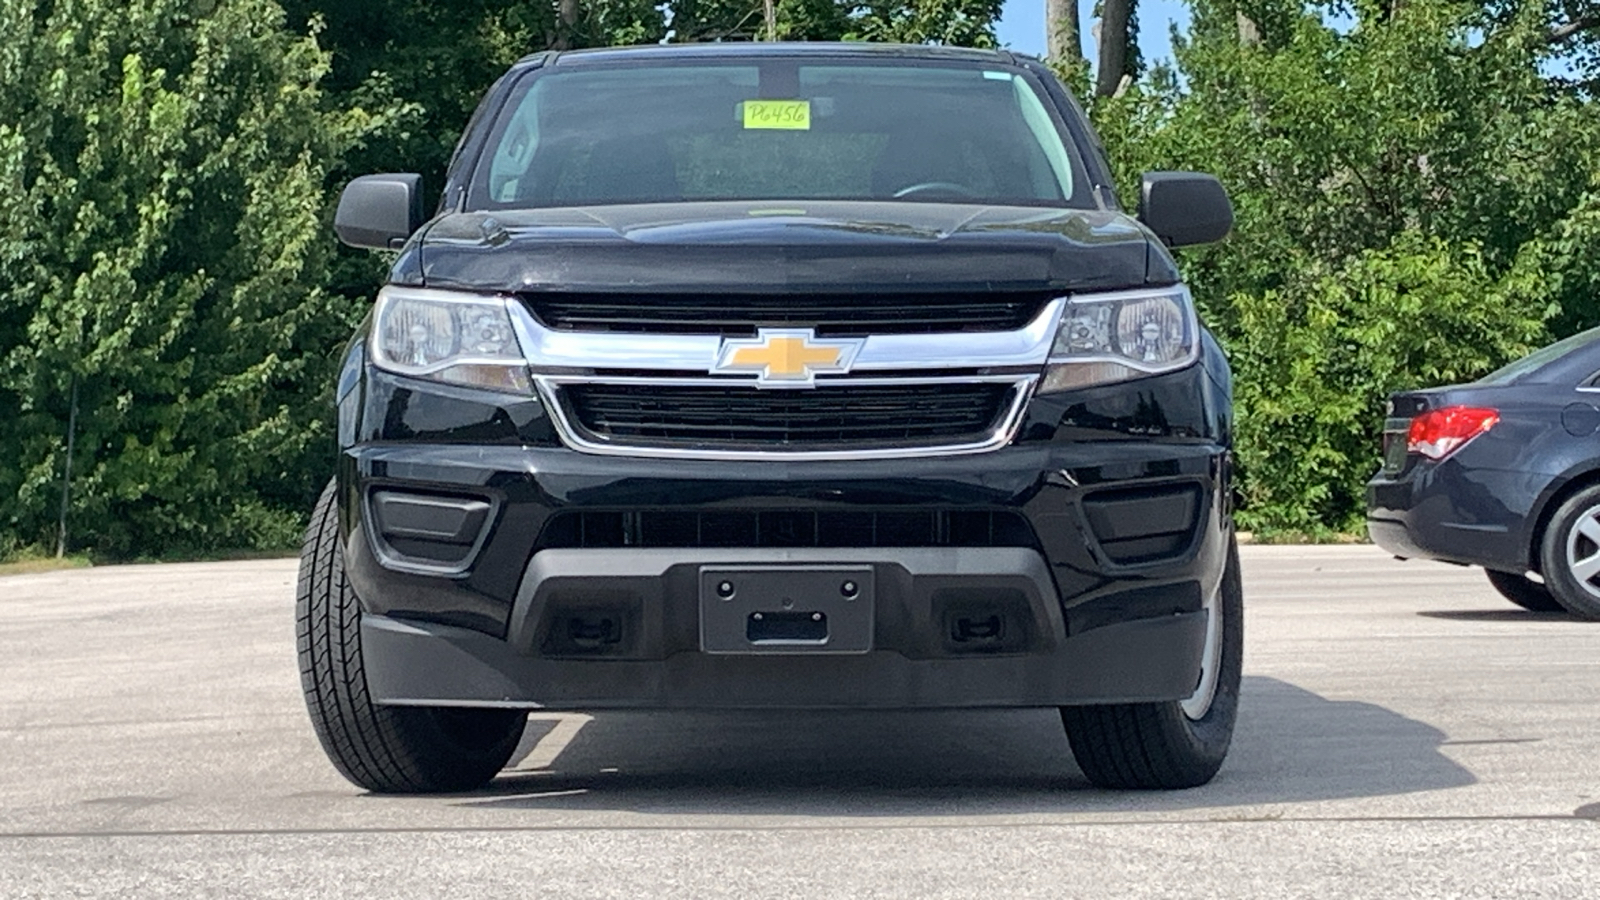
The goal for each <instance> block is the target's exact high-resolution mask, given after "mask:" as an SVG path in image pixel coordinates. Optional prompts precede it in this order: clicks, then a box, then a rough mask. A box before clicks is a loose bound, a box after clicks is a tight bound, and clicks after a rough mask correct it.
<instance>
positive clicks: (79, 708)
mask: <svg viewBox="0 0 1600 900" xmlns="http://www.w3.org/2000/svg"><path fill="white" fill-rule="evenodd" d="M1243 566H1244V576H1245V590H1246V604H1247V609H1248V613H1247V623H1246V634H1247V649H1246V658H1245V684H1244V691H1243V697H1242V702H1241V712H1240V716H1241V718H1240V723H1239V729H1238V732H1237V735H1236V738H1235V743H1234V749H1233V753H1232V755H1231V756H1230V758H1229V761H1228V764H1227V765H1226V766H1225V767H1224V768H1223V770H1222V772H1221V774H1220V775H1219V776H1218V777H1217V779H1216V780H1215V781H1214V782H1213V783H1212V784H1210V785H1208V786H1206V787H1203V788H1198V789H1195V790H1191V791H1181V792H1172V793H1115V792H1108V791H1101V790H1098V789H1095V788H1092V787H1090V786H1089V785H1088V784H1087V782H1085V781H1084V780H1083V777H1082V776H1081V775H1080V774H1079V773H1078V771H1077V769H1076V768H1075V767H1074V765H1073V763H1072V758H1071V755H1070V753H1069V751H1068V749H1067V744H1066V740H1065V738H1064V737H1063V735H1062V733H1061V727H1060V723H1059V720H1058V719H1057V718H1056V716H1055V714H1054V713H1053V712H1050V711H1044V710H1023V711H977V712H973V711H960V712H915V713H911V712H908V713H803V714H791V713H762V714H754V713H734V714H725V713H724V714H688V713H652V714H633V713H626V714H624V713H606V714H598V715H594V716H583V715H555V714H550V715H536V716H534V717H533V718H532V719H531V720H530V723H529V727H528V732H527V736H526V738H525V739H524V741H523V745H522V747H521V749H520V751H519V754H518V758H517V759H516V761H515V762H514V764H513V766H512V767H511V768H510V769H508V770H507V772H505V773H504V774H503V775H502V776H501V777H500V778H499V779H497V780H496V781H495V783H494V784H493V785H492V786H490V787H489V788H488V789H486V790H483V791H479V792H475V793H471V794H460V795H452V796H441V797H420V798H419V797H377V796H369V795H365V794H363V793H361V792H360V791H358V790H356V789H355V788H353V787H351V786H350V785H349V784H347V783H346V782H344V781H343V780H342V779H340V778H339V776H338V775H337V774H336V773H335V772H334V770H333V769H332V767H330V766H329V765H328V763H327V761H326V760H325V759H324V757H323V755H322V752H321V750H320V749H319V748H318V746H317V744H316V740H315V738H314V736H313V735H312V732H311V727H310V724H309V722H308V721H307V719H306V714H305V710H304V707H303V705H302V702H301V699H300V689H299V681H298V675H297V673H296V669H295V659H294V632H293V605H294V596H293V595H294V577H295V563H294V562H293V561H292V560H282V561H277V560H273V561H258V562H239V563H202V564H187V565H156V566H126V567H112V568H97V569H87V570H77V571H67V572H56V573H46V574H36V575H19V576H10V577H3V578H0V897H6V898H9V897H88V896H117V897H241V896H245V897H257V896H259V897H307V896H338V897H499V896H515V897H629V898H632V897H693V898H702V897H704V898H711V897H737V898H752V897H796V898H812V897H884V898H925V897H926V898H934V897H937V898H944V897H1049V898H1062V897H1123V896H1151V897H1185V898H1192V897H1273V898H1276V897H1311V896H1315V897H1337V898H1355V897H1374V898H1378V897H1382V898H1390V897H1574V898H1578V897H1584V898H1590V897H1595V896H1600V625H1585V624H1581V623H1578V622H1574V621H1571V620H1569V619H1566V618H1564V617H1562V616H1557V615H1546V614H1535V613H1527V612H1523V611H1521V610H1519V609H1517V608H1515V607H1513V606H1511V605H1510V604H1509V603H1507V602H1505V601H1504V600H1501V599H1500V598H1499V596H1498V595H1496V594H1494V593H1493V591H1492V590H1491V589H1490V588H1489V586H1488V584H1487V583H1486V582H1485V581H1484V580H1483V578H1482V573H1481V572H1479V571H1477V570H1469V569H1457V568H1452V567H1449V566H1444V565H1439V564H1430V563H1416V562H1413V563H1400V562H1396V561H1393V560H1390V559H1388V558H1387V557H1385V556H1384V555H1383V554H1382V553H1381V552H1380V551H1378V550H1376V549H1374V548H1371V547H1365V546H1345V547H1261V546H1251V547H1246V548H1244V554H1243Z"/></svg>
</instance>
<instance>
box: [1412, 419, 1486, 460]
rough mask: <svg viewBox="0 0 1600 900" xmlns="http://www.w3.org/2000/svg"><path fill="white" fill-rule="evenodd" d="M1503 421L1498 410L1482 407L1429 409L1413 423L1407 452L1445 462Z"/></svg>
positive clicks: (1413, 420)
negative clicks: (1451, 455)
mask: <svg viewBox="0 0 1600 900" xmlns="http://www.w3.org/2000/svg"><path fill="white" fill-rule="evenodd" d="M1498 421H1500V412H1499V410H1494V409H1487V408H1485V407H1481V406H1446V407H1444V408H1443V409H1430V410H1428V411H1427V412H1425V413H1423V414H1422V415H1420V416H1417V417H1416V418H1414V419H1412V420H1411V431H1410V433H1409V434H1407V435H1406V451H1407V452H1408V453H1421V454H1422V455H1423V456H1426V457H1427V458H1429V459H1444V458H1445V457H1446V456H1449V455H1450V454H1452V453H1454V452H1456V451H1457V450H1460V449H1461V448H1462V447H1463V446H1465V445H1466V443H1467V441H1470V440H1472V439H1473V438H1475V437H1477V436H1478V435H1480V434H1483V433H1484V432H1485V431H1488V430H1489V429H1490V428H1493V427H1494V423H1496V422H1498Z"/></svg>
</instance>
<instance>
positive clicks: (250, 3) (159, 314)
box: [0, 0, 382, 555]
mask: <svg viewBox="0 0 1600 900" xmlns="http://www.w3.org/2000/svg"><path fill="white" fill-rule="evenodd" d="M201 5H202V4H199V3H194V2H186V0H144V2H139V3H131V4H124V3H120V2H116V3H113V2H105V0H57V2H45V3H40V2H35V0H0V34H4V35H6V41H5V42H4V43H3V44H0V185H3V188H4V191H5V193H6V196H7V202H6V203H5V204H4V205H0V458H3V459H5V460H7V463H8V465H6V466H5V467H3V468H0V504H3V505H0V555H4V554H7V553H8V552H9V551H11V550H15V549H16V548H17V547H19V546H27V545H44V546H50V545H52V544H53V543H54V540H53V538H54V537H55V535H54V533H53V532H54V530H55V529H54V524H55V512H56V506H57V503H58V501H59V497H60V494H59V492H60V485H61V475H62V472H63V469H64V466H65V462H66V459H65V443H66V437H67V424H68V419H69V418H70V416H71V409H70V406H71V404H72V398H73V397H74V394H75V395H76V398H77V405H78V407H79V412H78V415H77V434H76V442H75V444H76V448H75V458H74V459H73V461H72V462H73V469H74V473H75V477H74V480H73V489H74V493H73V501H72V509H71V516H70V521H71V525H72V533H73V535H74V543H75V544H78V545H80V546H92V547H94V548H96V549H97V550H98V551H100V552H103V553H108V554H114V555H129V554H135V553H145V552H151V551H155V550H161V551H165V552H185V551H192V550H204V549H210V548H217V547H237V546H256V545H277V546H283V545H286V544H287V543H290V542H292V535H293V534H294V532H295V531H296V530H297V528H298V523H299V521H300V519H301V517H302V515H303V512H302V511H303V510H304V509H305V508H306V505H307V503H308V502H309V500H310V499H311V498H312V497H313V496H314V495H315V483H314V482H315V481H317V480H318V474H317V473H318V472H319V471H320V470H325V469H326V468H327V466H328V465H329V464H330V460H329V458H328V457H329V448H328V441H327V436H326V435H327V432H326V425H325V421H324V420H325V418H326V412H325V410H326V405H327V400H326V397H325V394H326V392H327V387H326V386H327V384H328V380H329V378H330V377H331V376H330V362H331V358H332V356H333V353H334V349H335V348H336V347H337V346H338V345H339V343H340V342H341V341H342V340H343V338H344V336H345V335H347V334H348V329H349V327H350V325H351V324H352V320H353V319H354V318H355V317H356V316H358V315H359V314H360V313H359V311H357V310H353V309H348V308H346V307H344V306H342V305H340V304H335V303H331V302H330V298H329V296H328V294H327V293H326V292H325V291H324V289H323V288H322V284H323V281H324V280H325V277H326V271H327V260H328V257H329V253H330V248H329V246H328V241H327V240H325V239H324V238H323V234H324V233H325V232H324V229H325V221H324V220H325V218H326V216H325V210H326V209H327V205H328V204H327V200H328V192H327V191H326V189H325V187H324V183H325V181H326V180H327V176H328V170H329V166H330V161H332V160H336V159H338V158H339V156H340V155H341V154H342V153H344V152H345V150H346V149H347V148H348V147H349V146H350V145H351V144H352V142H353V141H354V140H356V139H357V138H358V137H359V136H361V135H364V134H370V133H372V132H373V131H374V130H375V129H376V128H378V127H380V126H381V125H382V116H381V115H380V116H374V115H371V114H368V113H366V112H363V111H361V110H360V109H347V110H345V111H343V112H338V113H330V112H328V111H326V109H325V108H324V102H323V101H324V98H323V96H322V94H321V92H320V90H319V88H318V86H317V83H318V80H319V79H320V78H321V77H322V76H323V74H324V73H325V72H326V69H327V56H326V54H325V53H323V52H322V51H321V50H319V49H318V47H317V44H316V42H315V41H314V40H313V39H312V38H310V37H306V36H301V37H295V36H292V35H291V34H289V33H288V32H286V31H284V30H283V28H282V24H283V22H282V14H281V11H280V10H278V8H277V7H276V6H274V5H273V4H272V3H270V2H266V0H235V2H230V3H221V4H218V5H217V6H216V8H215V9H214V10H213V11H210V12H209V13H207V14H204V15H197V14H196V12H195V10H196V9H197V8H199V7H200V6H201Z"/></svg>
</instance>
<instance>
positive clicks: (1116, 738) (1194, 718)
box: [1061, 538, 1244, 790]
mask: <svg viewBox="0 0 1600 900" xmlns="http://www.w3.org/2000/svg"><path fill="white" fill-rule="evenodd" d="M1230 541H1231V538H1230ZM1206 608H1207V613H1208V615H1207V625H1206V644H1205V652H1204V653H1203V659H1202V663H1201V669H1202V671H1201V674H1200V681H1199V684H1198V685H1197V686H1196V690H1195V693H1194V695H1193V696H1191V697H1189V698H1188V699H1185V700H1171V701H1167V702H1165V703H1120V704H1106V705H1099V706H1065V707H1062V709H1061V721H1062V724H1064V725H1065V726H1066V729H1067V741H1068V743H1070V744H1071V745H1072V755H1073V758H1075V759H1076V760H1077V761H1078V768H1080V769H1082V770H1083V774H1084V775H1086V776H1088V778H1089V780H1090V781H1091V782H1093V783H1094V784H1095V785H1097V786H1099V787H1104V788H1118V789H1142V790H1156V789H1164V790H1170V789H1175V788H1190V787H1198V786H1200V785H1202V784H1205V783H1206V782H1208V781H1210V780H1211V779H1212V777H1213V776H1214V775H1216V774H1217V770H1218V769H1219V768H1221V767H1222V761H1223V759H1224V758H1225V757H1226V756H1227V755H1228V746H1229V745H1230V744H1231V743H1232V742H1233V724H1234V720H1235V718H1236V717H1237V715H1238V711H1239V679H1240V673H1241V670H1242V667H1243V659H1244V652H1243V651H1244V588H1243V585H1242V584H1241V582H1240V579H1239V549H1238V547H1237V546H1232V545H1230V547H1229V548H1228V563H1227V568H1226V569H1225V570H1224V571H1223V575H1222V583H1221V585H1220V587H1219V588H1218V590H1217V594H1216V596H1215V597H1212V598H1210V600H1209V601H1208V603H1207V604H1206Z"/></svg>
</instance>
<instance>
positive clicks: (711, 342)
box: [507, 297, 1067, 387]
mask: <svg viewBox="0 0 1600 900" xmlns="http://www.w3.org/2000/svg"><path fill="white" fill-rule="evenodd" d="M1066 304H1067V300H1066V298H1065V297H1058V298H1056V299H1054V300H1051V301H1050V302H1049V303H1046V304H1045V305H1044V307H1043V308H1041V309H1040V310H1039V313H1038V315H1036V316H1034V317H1033V320H1032V321H1031V322H1029V323H1028V324H1027V325H1026V326H1024V327H1023V328H1021V329H1018V330H1016V331H975V332H945V333H940V334H874V335H868V336H867V337H864V338H839V339H837V340H838V341H847V340H859V341H861V346H860V350H859V351H858V352H857V353H856V356H855V359H854V360H853V361H852V363H851V366H850V371H852V372H862V371H871V370H879V371H884V370H889V371H894V370H916V369H976V368H990V367H1000V366H1043V365H1044V363H1045V361H1046V360H1047V359H1049V357H1050V348H1051V346H1052V345H1053V344H1054V343H1055V339H1056V330H1057V329H1058V328H1059V327H1060V322H1061V313H1062V310H1064V309H1066ZM507 306H508V308H509V309H510V311H511V327H512V329H513V330H514V331H515V332H516V335H517V342H518V343H519V344H521V346H522V351H523V353H524V354H526V355H527V357H528V364H529V365H531V366H533V367H534V371H535V372H538V371H540V370H547V369H649V370H672V371H679V372H708V373H709V372H711V371H713V370H714V369H716V367H717V364H718V362H719V359H720V357H721V354H722V348H723V338H722V337H721V336H719V335H715V334H616V333H610V332H597V331H557V330H554V329H551V328H546V327H545V326H543V325H541V324H539V322H538V320H536V319H535V318H534V317H533V313H532V312H530V311H529V310H528V308H527V306H525V305H524V304H522V303H509V304H507ZM733 340H738V339H737V338H735V339H733ZM818 340H822V341H832V340H835V339H832V338H819V339H818ZM746 380H747V381H751V382H752V383H753V382H754V379H753V378H749V377H747V378H746ZM799 386H800V387H804V385H799Z"/></svg>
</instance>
